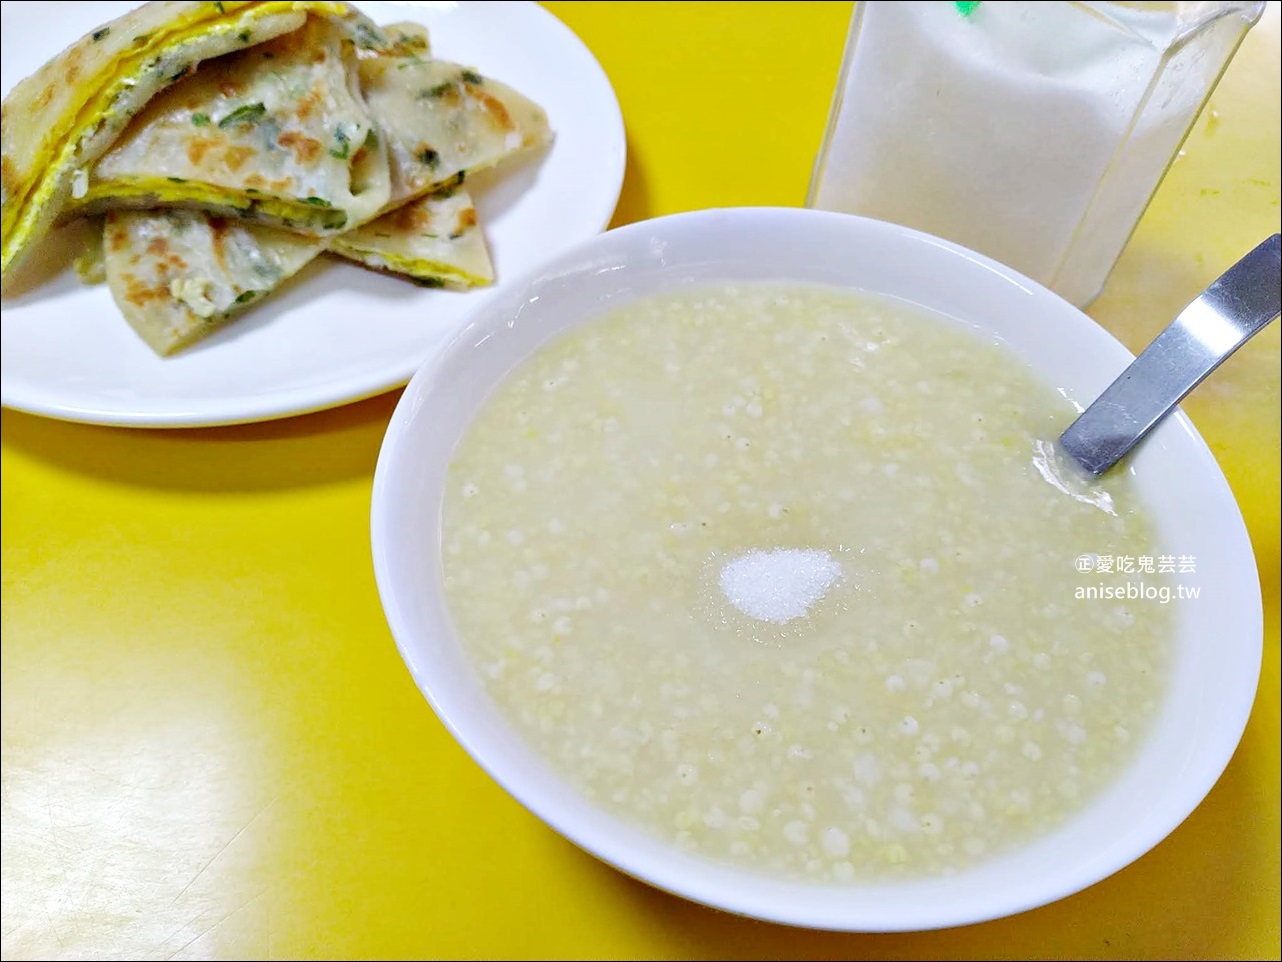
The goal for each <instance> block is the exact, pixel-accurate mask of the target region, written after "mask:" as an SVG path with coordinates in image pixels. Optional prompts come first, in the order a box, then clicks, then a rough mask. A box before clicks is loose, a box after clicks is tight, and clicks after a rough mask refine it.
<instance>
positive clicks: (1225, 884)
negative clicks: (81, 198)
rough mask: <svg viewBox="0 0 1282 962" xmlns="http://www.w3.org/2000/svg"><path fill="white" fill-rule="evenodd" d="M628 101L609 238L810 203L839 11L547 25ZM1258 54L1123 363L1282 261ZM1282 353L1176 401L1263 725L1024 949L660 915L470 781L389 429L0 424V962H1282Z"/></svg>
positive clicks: (1274, 101) (1228, 109) (700, 913)
mask: <svg viewBox="0 0 1282 962" xmlns="http://www.w3.org/2000/svg"><path fill="white" fill-rule="evenodd" d="M548 6H549V7H550V8H551V9H552V10H553V12H554V13H556V14H557V15H558V16H559V17H561V18H562V19H563V20H564V21H565V22H566V23H568V24H569V25H570V27H572V28H573V29H574V30H575V31H576V32H577V33H578V34H579V35H580V36H581V37H582V38H583V40H584V41H585V42H586V43H587V44H588V46H589V47H590V48H591V49H592V50H593V52H594V53H595V54H596V55H597V57H598V58H599V59H600V60H601V63H602V64H603V65H604V67H605V69H606V71H607V72H608V73H609V75H610V77H611V79H612V80H613V82H614V85H615V88H616V89H617V91H618V95H619V100H620V102H621V103H622V106H623V112H624V116H625V118H626V121H627V127H628V144H629V150H630V157H629V161H628V170H627V178H626V182H625V184H624V189H623V197H622V200H621V201H620V204H619V208H618V214H617V217H616V218H615V222H616V223H617V224H622V223H626V222H629V221H634V220H638V219H641V218H645V217H650V216H654V215H658V214H667V213H671V212H674V211H681V210H689V209H692V208H701V207H712V206H722V205H742V204H788V205H799V204H801V203H802V201H803V198H804V196H805V189H806V183H807V178H808V176H809V173H810V166H811V162H812V159H813V156H814V153H815V150H816V148H817V147H818V144H819V139H820V135H821V133H822V131H823V127H824V122H825V118H826V114H827V110H828V102H829V96H830V94H831V91H832V88H833V85H834V83H835V79H836V74H837V67H838V63H839V61H840V59H841V52H842V45H843V41H844V37H845V32H846V25H847V21H848V18H849V15H850V5H849V4H848V3H751V4H747V3H744V4H721V3H551V4H548ZM1270 7H1271V9H1270V10H1269V11H1268V13H1267V15H1266V17H1265V19H1264V20H1263V21H1262V22H1261V23H1260V24H1259V25H1258V26H1257V27H1256V29H1255V30H1254V31H1252V33H1251V34H1250V35H1249V36H1248V37H1247V39H1246V42H1245V43H1244V45H1243V47H1242V49H1241V52H1240V53H1239V55H1238V57H1237V59H1236V60H1235V61H1234V62H1233V64H1232V66H1231V67H1230V69H1229V72H1228V73H1227V75H1226V76H1225V78H1224V80H1223V82H1222V84H1221V85H1220V87H1219V89H1218V90H1217V92H1216V93H1215V95H1214V97H1213V99H1212V101H1211V104H1210V107H1209V108H1208V110H1207V111H1206V112H1205V113H1204V115H1203V116H1202V118H1201V119H1200V120H1199V121H1198V124H1197V126H1196V128H1195V130H1194V132H1193V133H1192V135H1191V136H1190V138H1189V140H1188V143H1187V144H1186V145H1185V154H1184V156H1183V157H1182V158H1181V159H1180V160H1179V161H1178V162H1177V163H1176V165H1175V166H1174V168H1173V169H1172V171H1171V173H1170V175H1169V176H1168V177H1167V179H1166V181H1165V183H1164V184H1163V186H1162V188H1161V190H1160V192H1159V193H1158V195H1157V197H1156V199H1155V201H1154V203H1153V205H1152V206H1151V207H1150V209H1149V211H1148V213H1147V215H1146V216H1145V218H1144V221H1143V223H1142V224H1141V226H1140V228H1139V231H1138V232H1137V233H1136V235H1135V236H1134V238H1133V240H1132V241H1131V243H1130V245H1129V247H1128V248H1127V250H1126V252H1125V254H1124V255H1123V257H1122V260H1121V262H1120V264H1119V265H1118V267H1117V269H1116V271H1115V272H1114V274H1113V277H1112V279H1111V280H1110V282H1109V284H1108V287H1107V290H1106V291H1105V293H1104V295H1103V296H1102V297H1101V298H1100V300H1099V301H1098V302H1097V303H1096V304H1095V305H1094V306H1093V307H1092V309H1091V311H1090V313H1091V314H1092V315H1093V316H1094V317H1096V318H1097V319H1098V320H1099V321H1100V322H1101V323H1102V324H1104V325H1105V326H1106V327H1108V328H1109V329H1110V330H1111V331H1113V332H1115V333H1116V334H1117V335H1118V336H1119V337H1120V338H1121V339H1122V340H1123V341H1124V342H1126V344H1127V345H1128V346H1129V347H1130V348H1131V349H1132V350H1136V349H1138V348H1140V347H1142V346H1143V345H1144V344H1145V343H1146V342H1147V341H1148V340H1149V339H1150V338H1151V337H1152V336H1153V335H1154V334H1155V333H1156V332H1157V330H1158V329H1159V328H1160V327H1161V326H1162V325H1163V324H1164V323H1165V321H1166V320H1167V319H1169V318H1170V317H1171V316H1173V315H1174V313H1175V311H1176V310H1177V309H1178V308H1179V307H1181V306H1182V305H1183V304H1184V303H1185V302H1186V301H1187V300H1188V299H1189V298H1190V297H1191V296H1192V295H1194V294H1195V293H1196V292H1197V291H1199V290H1200V289H1201V288H1202V287H1203V286H1204V285H1205V284H1206V283H1207V282H1209V281H1210V280H1211V279H1212V278H1213V277H1214V276H1215V275H1216V274H1218V273H1219V271H1220V270H1221V269H1223V268H1224V267H1226V266H1227V265H1228V264H1229V263H1230V262H1232V261H1233V260H1235V259H1236V258H1237V257H1238V256H1240V255H1241V254H1243V253H1245V252H1246V251H1247V250H1248V249H1250V248H1251V247H1252V246H1254V245H1255V244H1256V243H1257V242H1259V241H1260V240H1261V239H1263V238H1264V237H1265V236H1266V235H1267V234H1269V233H1271V232H1274V231H1276V230H1278V227H1279V11H1278V8H1277V4H1276V3H1273V4H1270ZM1279 326H1280V325H1276V324H1275V325H1273V327H1272V328H1271V329H1269V330H1268V331H1266V332H1265V333H1264V334H1262V335H1261V336H1259V337H1258V338H1257V339H1256V340H1255V342H1253V343H1252V344H1250V345H1249V346H1248V347H1247V348H1246V349H1244V350H1243V351H1242V352H1240V353H1239V354H1238V355H1237V356H1235V357H1234V358H1232V359H1231V360H1230V361H1229V362H1228V363H1227V364H1226V365H1225V367H1224V368H1223V369H1222V370H1221V372H1220V373H1219V374H1217V375H1216V376H1215V377H1214V378H1213V379H1212V380H1211V381H1209V382H1208V383H1207V384H1205V385H1204V386H1203V387H1202V388H1200V389H1199V390H1198V391H1197V392H1196V393H1195V394H1194V395H1193V396H1192V397H1191V398H1190V399H1189V401H1188V402H1187V404H1186V410H1187V411H1188V413H1189V414H1190V416H1191V417H1192V418H1193V420H1194V421H1195V422H1196V424H1197V425H1198V427H1199V429H1200V430H1201V431H1202V433H1203V435H1204V436H1205V438H1206V440H1207V442H1208V443H1209V444H1210V445H1211V447H1212V449H1213V450H1214V451H1215V454H1216V456H1217V457H1218V458H1219V461H1220V464H1221V466H1222V467H1223V469H1224V471H1225V473H1226V474H1227V475H1228V478H1229V481H1230V483H1231V484H1232V486H1233V489H1234V491H1235V492H1236V494H1237V496H1238V499H1239V501H1240V503H1241V507H1242V512H1243V514H1244V515H1245V518H1246V523H1247V525H1248V527H1249V528H1250V533H1251V538H1252V540H1253V542H1254V545H1255V551H1256V558H1257V561H1258V564H1259V569H1260V578H1261V583H1262V586H1263V595H1264V606H1265V641H1264V671H1263V676H1262V679H1261V685H1260V692H1259V696H1258V699H1257V701H1256V705H1255V712H1254V714H1253V716H1252V718H1251V722H1250V726H1249V727H1248V729H1247V731H1246V735H1245V738H1244V739H1243V741H1242V744H1241V746H1240V747H1239V749H1238V751H1237V755H1236V756H1235V758H1234V759H1233V762H1232V763H1231V764H1230V766H1229V768H1228V770H1227V772H1226V773H1225V775H1224V777H1223V778H1222V779H1221V780H1220V782H1219V784H1218V785H1217V786H1216V787H1215V789H1214V790H1213V791H1212V792H1211V794H1210V796H1209V797H1208V798H1207V800H1206V801H1205V803H1204V804H1203V805H1202V806H1201V807H1200V808H1199V809H1198V810H1197V811H1196V812H1195V813H1194V814H1193V815H1192V816H1191V817H1190V818H1189V819H1188V821H1187V822H1186V823H1185V824H1184V825H1182V826H1181V827H1180V828H1179V829H1178V830H1177V831H1176V832H1175V833H1174V834H1172V835H1171V836H1170V837H1169V838H1168V839H1167V840H1166V841H1165V842H1163V843H1162V844H1161V845H1159V846H1158V847H1157V848H1156V849H1155V850H1154V851H1153V852H1151V853H1150V854H1149V855H1147V856H1145V857H1144V858H1142V859H1140V860H1139V861H1138V862H1137V863H1135V864H1134V865H1132V866H1131V867H1129V868H1127V869H1126V870H1124V871H1122V872H1120V873H1118V874H1117V875H1115V876H1114V877H1112V878H1110V879H1108V880H1106V881H1104V882H1101V883H1100V884H1098V885H1096V886H1094V887H1093V888H1091V889H1089V890H1087V891H1085V892H1083V893H1081V894H1079V895H1076V896H1074V897H1072V898H1069V899H1066V900H1064V901H1062V902H1060V903H1058V904H1055V905H1051V906H1048V907H1045V908H1042V909H1038V910H1036V911H1032V912H1028V913H1025V914H1023V915H1020V916H1018V917H1015V918H1010V919H1005V920H1001V921H997V922H991V923H987V924H983V925H978V926H973V927H969V928H964V929H956V930H950V931H943V932H934V933H920V934H907V935H839V934H831V933H813V932H804V931H797V930H793V929H788V928H784V927H780V926H774V925H767V924H763V923H757V922H752V921H747V920H743V919H739V918H734V917H731V916H729V915H724V914H721V913H719V912H715V911H712V910H710V909H707V908H702V907H699V906H696V905H693V904H690V903H687V902H684V901H682V900H680V899H677V898H674V897H672V896H669V895H666V894H663V893H661V892H658V891H655V890H653V889H651V888H649V887H647V886H645V885H643V884H641V883H639V882H636V881H633V880H631V879H629V878H626V877H624V876H623V875H621V874H619V873H618V872H616V871H614V870H613V869H610V868H608V867H606V866H605V865H604V864H602V863H600V862H598V861H596V860H595V859H593V858H592V857H591V856H589V855H587V854H585V853H583V852H581V851H580V850H579V849H577V848H575V847H574V846H573V845H571V844H570V843H568V842H566V841H564V840H563V839H561V838H560V837H559V836H558V835H556V834H555V833H554V832H553V831H552V830H551V829H549V828H546V827H545V826H544V825H543V824H542V823H541V822H539V821H538V820H537V819H536V818H534V817H533V816H532V815H530V814H528V813H527V812H526V811H525V810H524V809H523V808H521V806H520V805H518V804H517V803H516V802H514V801H513V800H512V799H510V798H509V797H508V796H507V795H506V794H504V792H503V791H502V790H501V789H500V788H499V787H498V786H497V785H495V784H494V783H493V782H492V781H490V779H489V778H488V777H487V776H486V775H485V774H484V773H482V771H481V770H480V769H479V768H478V767H477V766H476V765H474V764H473V763H472V762H471V760H470V759H469V758H468V757H467V756H466V755H465V754H464V753H463V751H462V750H461V749H460V748H459V747H458V746H457V745H456V744H455V743H454V741H453V740H452V739H451V738H450V736H449V735H448V734H447V733H446V731H445V729H444V728H442V727H441V725H440V724H439V723H438V722H437V720H436V718H435V717H434V716H433V714H432V712H431V710H430V709H429V708H428V705H427V703H426V702H425V701H424V699H423V698H422V696H421V695H420V694H419V693H418V691H417V690H416V689H415V687H414V684H413V683H412V681H411V680H410V677H409V674H408V673H407V672H406V670H405V669H404V667H403V666H402V663H401V661H400V658H399V657H398V655H397V653H396V649H395V647H394V646H393V643H392V639H391V637H390V635H389V633H388V630H387V627H386V625H385V623H384V620H383V616H382V611H381V609H380V607H379V602H378V596H377V594H376V591H375V587H374V579H373V575H372V573H371V564H370V556H369V543H368V534H367V531H368V514H369V497H370V486H371V479H372V475H373V469H374V461H375V456H376V454H377V452H378V446H379V442H380V439H381V437H382V434H383V429H384V426H385V424H386V423H387V420H388V418H389V416H390V415H391V413H392V408H393V406H394V405H395V403H396V399H397V395H396V394H394V393H393V394H389V395H386V396H383V397H379V398H375V399H373V400H370V401H366V402H363V403H360V404H355V405H351V406H348V407H344V408H341V409H338V410H334V411H330V412H327V413H322V414H316V415H312V416H309V417H302V418H295V419H291V420H286V421H281V422H276V423H268V424H261V425H255V426H248V427H238V428H227V429H214V430H203V431H170V432H151V433H149V432H144V431H130V430H117V429H109V428H99V427H85V426H79V425H72V424H63V423H59V422H55V421H49V420H44V419H41V418H36V417H30V416H27V415H24V414H19V413H16V412H12V411H5V412H4V415H3V462H2V470H3V668H2V676H3V701H2V704H3V893H2V894H3V897H2V899H0V906H2V912H3V953H4V957H5V958H12V959H19V958H95V957H107V958H264V957H267V956H271V957H285V958H288V957H299V956H306V957H328V958H350V957H357V958H393V957H398V958H425V957H426V958H441V957H577V958H601V957H628V958H635V957H651V958H654V957H668V958H725V957H753V958H760V957H763V956H764V957H807V958H809V957H816V958H849V959H854V958H927V957H932V958H934V957H940V958H962V957H967V958H969V957H976V958H980V957H982V958H997V957H1004V958H1029V957H1058V958H1171V957H1175V958H1244V959H1245V958H1269V957H1272V958H1275V959H1276V958H1278V955H1279V720H1278V579H1279V576H1278V552H1279V548H1278V529H1279V517H1278V516H1279V396H1278V395H1279V387H1278V384H1279V355H1280V350H1279Z"/></svg>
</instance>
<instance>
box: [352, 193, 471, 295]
mask: <svg viewBox="0 0 1282 962" xmlns="http://www.w3.org/2000/svg"><path fill="white" fill-rule="evenodd" d="M329 250H330V251H332V252H333V253H335V254H337V255H339V256H340V257H344V258H346V259H347V260H352V261H356V262H357V263H360V264H364V265H365V266H366V267H372V268H374V269H375V270H380V271H388V272H390V273H393V274H400V275H402V276H403V277H408V278H409V279H410V280H412V281H414V282H415V283H417V284H420V285H422V286H424V287H448V288H453V289H455V290H465V289H467V288H470V287H483V286H485V285H486V284H490V283H492V282H493V281H494V265H493V263H491V261H490V250H489V246H488V245H487V244H486V243H485V234H484V232H482V230H481V228H480V225H479V224H478V223H477V219H476V207H475V206H474V205H473V203H472V197H471V195H470V194H468V192H467V191H466V190H464V189H463V188H462V187H447V188H444V189H442V190H440V191H437V192H436V193H433V194H428V195H427V196H426V197H420V198H419V199H418V200H414V201H410V202H409V203H408V204H406V205H405V206H403V207H400V208H398V209H397V210H394V211H392V212H391V213H389V214H384V215H383V216H382V217H380V218H378V220H375V221H372V222H370V223H368V224H366V225H365V226H364V227H358V228H357V229H356V230H353V231H348V232H347V233H345V234H339V235H338V236H337V237H335V238H333V240H331V241H330V244H329Z"/></svg>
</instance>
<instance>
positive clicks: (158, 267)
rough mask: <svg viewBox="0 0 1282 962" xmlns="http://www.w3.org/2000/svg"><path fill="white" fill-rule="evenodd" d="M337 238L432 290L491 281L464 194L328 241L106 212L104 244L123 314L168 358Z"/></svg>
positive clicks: (179, 213)
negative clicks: (433, 288)
mask: <svg viewBox="0 0 1282 962" xmlns="http://www.w3.org/2000/svg"><path fill="white" fill-rule="evenodd" d="M366 234H368V235H369V236H368V237H366ZM336 241H342V243H341V245H337V246H336V248H335V253H337V254H339V255H340V256H342V257H345V258H349V259H351V260H355V261H357V262H359V263H361V264H364V265H366V266H370V267H375V268H378V269H380V270H388V271H395V272H397V273H401V274H404V275H406V276H408V277H409V278H410V279H411V280H414V281H415V282H417V283H419V284H422V285H424V286H428V287H449V288H456V289H458V288H467V287H476V286H479V285H482V284H487V283H489V282H490V281H491V280H492V279H493V277H494V270H493V267H492V266H491V264H490V256H489V251H488V250H487V248H486V244H485V237H484V235H483V234H482V232H481V230H480V228H479V227H478V226H477V224H476V211H475V209H474V208H473V206H472V200H471V198H470V197H469V196H468V194H467V192H466V191H465V190H462V189H461V188H460V189H457V190H447V191H442V192H441V193H439V194H436V195H429V196H427V197H423V198H420V199H419V200H417V201H413V202H411V203H410V204H409V205H407V206H406V207H405V208H403V209H401V210H398V211H396V212H394V213H392V214H388V215H385V216H384V217H381V218H379V219H378V220H376V221H374V222H373V223H371V224H368V225H366V227H365V228H362V229H360V230H358V231H355V232H352V233H350V234H344V235H341V236H340V237H339V238H327V239H321V238H309V237H305V236H302V235H299V234H294V233H291V232H289V231H283V230H277V229H273V228H267V227H262V226H260V225H256V224H247V223H244V222H243V221H239V220H235V219H232V218H223V217H217V216H214V215H211V214H207V213H205V212H204V211H198V210H184V209H173V210H158V211H146V210H139V211H134V210H117V211H112V212H110V213H108V214H107V217H106V226H105V228H104V232H103V245H102V247H103V260H104V266H105V269H106V276H107V284H108V287H109V288H110V290H111V294H112V297H113V298H114V299H115V301H116V304H117V306H118V307H119V308H120V311H121V313H123V314H124V315H125V319H126V320H127V321H128V322H129V324H130V326H131V327H133V329H134V330H135V331H137V333H138V335H139V336H140V337H141V338H142V339H143V340H144V341H146V342H147V344H149V345H150V346H151V348H152V349H153V350H154V351H155V352H156V353H157V354H161V355H168V354H172V353H174V352H175V351H179V350H181V349H182V348H184V347H187V346H189V345H191V344H194V343H195V342H196V341H199V340H200V339H201V338H204V337H206V336H208V335H209V334H212V333H213V332H214V331H216V330H217V329H218V328H220V327H221V326H222V325H223V324H225V323H226V322H227V321H229V320H231V319H232V318H234V317H235V316H236V315H238V314H239V313H241V312H242V311H244V310H246V309H247V308H249V307H250V305H252V304H256V303H258V302H259V301H261V300H263V298H265V297H267V295H269V294H270V293H271V292H272V291H274V290H275V289H276V288H277V287H279V286H280V285H281V284H282V283H284V282H285V281H286V280H288V279H289V278H290V277H292V276H293V275H294V274H296V273H297V272H298V271H300V270H302V268H303V267H304V266H305V265H306V264H307V263H308V262H309V261H311V260H312V259H313V258H314V257H316V256H317V255H319V254H320V253H322V252H323V251H324V250H325V249H326V246H327V245H329V244H335V243H336Z"/></svg>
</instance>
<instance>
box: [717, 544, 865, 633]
mask: <svg viewBox="0 0 1282 962" xmlns="http://www.w3.org/2000/svg"><path fill="white" fill-rule="evenodd" d="M840 576H841V565H840V564H838V563H837V562H836V561H834V560H833V557H832V555H830V554H829V553H828V552H827V551H819V550H817V549H813V548H775V549H774V550H773V551H749V552H748V553H747V554H742V555H740V556H739V557H737V558H735V559H734V560H732V561H728V562H726V564H725V566H724V567H723V568H722V569H721V578H720V584H721V591H722V593H723V594H724V595H725V596H726V600H727V601H729V602H730V603H731V604H732V605H734V606H735V607H736V608H738V609H739V610H740V611H742V612H743V613H744V614H745V615H747V616H748V617H749V618H756V619H757V620H758V621H771V622H774V623H775V624H777V625H782V624H783V623H784V622H787V621H792V619H794V618H800V617H802V616H803V615H805V614H806V612H808V611H809V610H810V606H811V605H813V604H814V603H815V602H816V601H818V600H819V599H821V598H822V597H823V596H824V593H825V592H826V591H827V590H828V589H829V588H830V587H832V584H833V582H835V581H836V580H837V579H838V578H839V577H840Z"/></svg>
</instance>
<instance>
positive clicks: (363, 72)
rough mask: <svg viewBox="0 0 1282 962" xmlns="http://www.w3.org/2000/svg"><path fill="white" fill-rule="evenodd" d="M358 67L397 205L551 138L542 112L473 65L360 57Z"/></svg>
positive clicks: (523, 97)
mask: <svg viewBox="0 0 1282 962" xmlns="http://www.w3.org/2000/svg"><path fill="white" fill-rule="evenodd" d="M359 69H360V76H361V90H362V91H363V92H364V95H365V102H366V103H367V104H368V105H369V109H370V112H371V113H372V114H373V115H374V119H375V120H376V121H377V123H378V126H379V129H380V130H381V131H382V132H383V135H384V137H385V138H386V139H387V145H388V155H389V159H390V161H391V167H392V196H391V201H390V203H391V205H392V206H395V205H397V204H400V203H403V202H405V201H406V200H410V199H412V198H415V197H421V196H422V195H423V194H425V193H428V192H429V191H431V190H433V189H434V188H436V187H439V186H442V185H446V184H450V183H453V182H454V181H456V180H457V179H458V176H459V175H460V174H470V173H473V172H474V171H478V170H484V169H485V168H487V167H493V166H494V165H495V164H497V163H499V162H500V161H501V160H503V159H504V158H506V157H510V156H512V155H513V154H515V153H517V152H519V151H522V150H527V149H530V148H533V147H538V146H541V145H542V144H545V143H547V142H548V141H549V140H550V139H551V130H550V128H549V127H548V118H547V114H546V113H544V111H543V108H542V107H540V106H539V105H538V104H536V103H534V102H533V101H532V100H530V99H529V98H528V97H525V96H524V95H522V94H520V93H518V92H517V91H515V90H513V89H512V88H511V87H508V86H507V85H505V84H503V83H500V82H499V81H497V80H493V79H490V78H488V77H483V76H482V75H481V74H480V73H478V72H477V71H475V70H473V69H471V68H469V67H462V66H459V65H458V64H454V63H448V62H446V61H443V60H425V59H423V58H422V57H417V56H408V57H406V56H395V55H389V56H377V57H371V58H369V59H364V60H361V62H360V67H359Z"/></svg>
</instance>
